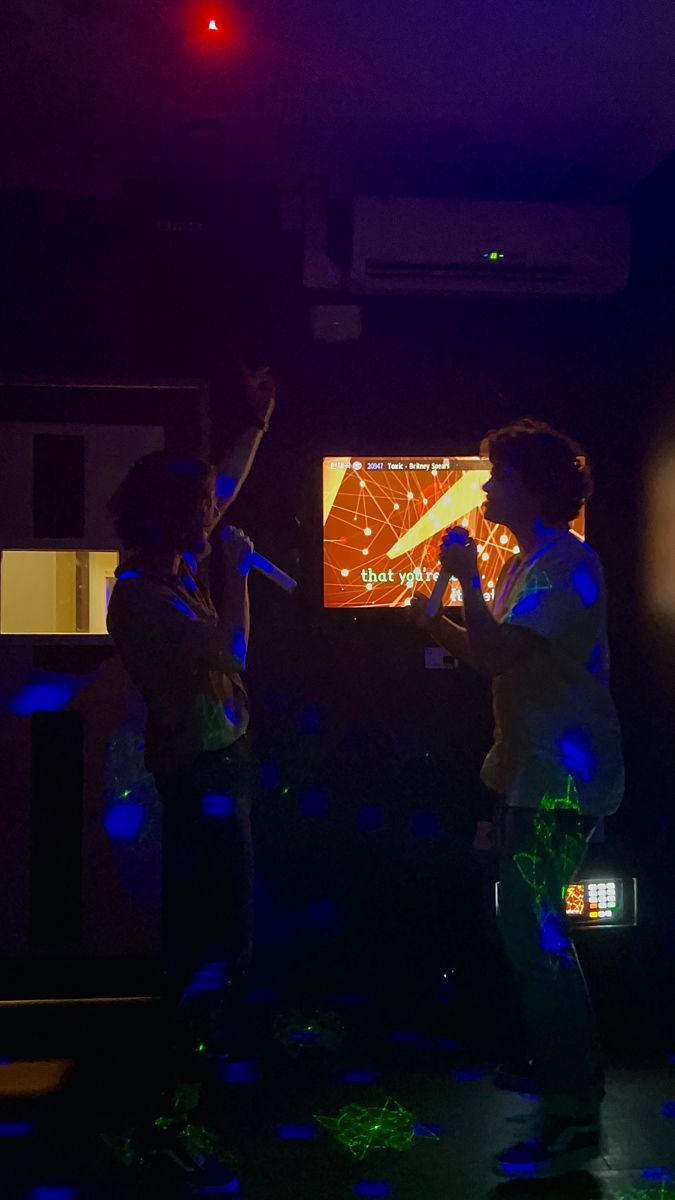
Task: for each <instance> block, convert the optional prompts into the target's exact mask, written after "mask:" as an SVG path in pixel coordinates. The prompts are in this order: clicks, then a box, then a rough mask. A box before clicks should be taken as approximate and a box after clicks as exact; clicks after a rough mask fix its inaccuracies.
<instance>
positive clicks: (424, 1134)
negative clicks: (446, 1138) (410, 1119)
mask: <svg viewBox="0 0 675 1200" xmlns="http://www.w3.org/2000/svg"><path fill="white" fill-rule="evenodd" d="M442 1132H443V1131H442V1129H441V1127H440V1125H429V1124H424V1125H422V1123H421V1122H420V1121H418V1122H416V1123H415V1124H414V1125H413V1133H414V1134H415V1137H419V1138H439V1137H440V1136H441V1133H442Z"/></svg>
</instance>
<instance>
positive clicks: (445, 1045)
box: [436, 1038, 460, 1050]
mask: <svg viewBox="0 0 675 1200" xmlns="http://www.w3.org/2000/svg"><path fill="white" fill-rule="evenodd" d="M436 1046H437V1047H438V1049H439V1050H459V1048H460V1043H459V1042H456V1041H454V1040H453V1038H439V1040H438V1041H437V1042H436Z"/></svg>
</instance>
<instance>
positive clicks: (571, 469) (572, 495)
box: [481, 417, 593, 524]
mask: <svg viewBox="0 0 675 1200" xmlns="http://www.w3.org/2000/svg"><path fill="white" fill-rule="evenodd" d="M481 454H484V455H486V456H487V457H488V458H489V459H490V462H491V463H492V464H493V466H495V467H502V466H509V467H514V468H515V469H516V470H517V471H519V472H520V475H521V478H522V480H523V484H524V486H525V488H526V489H527V491H529V492H531V493H532V494H533V495H534V496H536V497H537V499H538V500H539V502H540V503H541V511H542V516H543V518H544V520H545V521H550V522H551V524H560V523H561V522H563V521H565V522H567V521H572V520H574V518H575V517H576V516H577V515H578V513H579V512H580V511H581V509H582V508H583V506H584V504H585V503H586V501H587V500H588V498H589V496H590V495H591V494H592V492H593V477H592V474H591V468H590V466H589V463H588V459H587V456H586V454H585V453H584V451H583V450H582V448H581V446H579V445H577V443H576V442H574V441H573V440H572V438H570V437H568V436H567V434H564V433H560V432H559V431H558V430H557V429H553V428H552V426H551V425H547V424H546V422H545V421H537V420H534V419H533V418H532V417H521V418H520V419H519V420H517V421H514V422H513V423H512V424H511V425H505V426H503V428H501V429H491V430H490V431H489V432H488V433H486V435H485V437H484V439H483V441H482V443H481Z"/></svg>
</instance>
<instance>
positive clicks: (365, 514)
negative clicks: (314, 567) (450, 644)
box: [323, 455, 583, 608]
mask: <svg viewBox="0 0 675 1200" xmlns="http://www.w3.org/2000/svg"><path fill="white" fill-rule="evenodd" d="M489 474H490V463H489V461H488V460H487V459H484V458H478V457H470V456H466V457H457V456H453V457H450V456H445V457H443V456H437V457H435V458H434V457H430V458H427V457H422V458H406V457H401V458H393V457H383V458H372V457H371V458H366V457H363V458H344V457H342V458H341V457H339V456H337V455H333V456H330V457H327V458H324V460H323V527H324V535H323V580H324V605H325V607H326V608H371V607H372V608H401V607H403V606H405V605H406V604H409V603H410V598H411V596H412V595H413V594H414V593H415V592H416V591H426V592H430V591H431V589H432V588H433V586H434V583H435V581H436V579H437V578H438V571H439V563H438V547H439V542H440V539H441V536H442V534H443V532H444V531H445V530H446V529H447V528H448V526H450V525H461V526H463V527H464V528H465V529H466V530H467V532H468V533H469V534H470V535H471V537H473V538H474V539H475V540H476V542H477V545H478V565H479V569H480V575H481V580H482V583H483V592H484V594H485V598H486V600H492V599H493V598H494V589H495V584H496V582H497V580H498V578H499V574H500V571H501V570H502V567H503V566H504V563H505V562H506V561H507V559H509V558H511V556H512V555H513V554H516V553H518V546H517V544H516V540H515V538H514V536H513V534H512V533H510V532H509V530H507V529H504V527H503V526H501V525H492V524H491V523H489V522H488V521H486V520H485V518H484V517H483V513H482V504H483V501H484V499H485V494H484V492H483V490H482V487H483V484H484V483H485V481H486V479H487V478H488V477H489ZM572 529H573V530H574V532H575V533H577V535H578V536H580V537H583V520H582V519H578V520H577V521H575V522H574V523H573V525H572ZM461 603H462V592H461V588H460V587H459V584H458V583H457V582H456V581H455V580H451V583H450V587H449V588H448V591H447V593H446V596H445V604H446V606H447V605H460V604H461Z"/></svg>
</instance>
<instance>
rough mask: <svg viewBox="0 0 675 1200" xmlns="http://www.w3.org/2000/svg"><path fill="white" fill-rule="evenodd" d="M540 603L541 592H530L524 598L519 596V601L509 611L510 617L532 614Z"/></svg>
mask: <svg viewBox="0 0 675 1200" xmlns="http://www.w3.org/2000/svg"><path fill="white" fill-rule="evenodd" d="M540 603H541V592H530V593H529V594H528V595H526V596H521V598H520V600H518V601H517V603H516V604H514V606H513V608H512V609H511V612H510V616H511V617H519V616H520V615H521V613H530V612H534V610H535V608H538V607H539V605H540Z"/></svg>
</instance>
